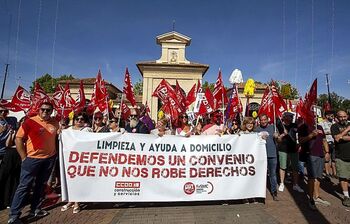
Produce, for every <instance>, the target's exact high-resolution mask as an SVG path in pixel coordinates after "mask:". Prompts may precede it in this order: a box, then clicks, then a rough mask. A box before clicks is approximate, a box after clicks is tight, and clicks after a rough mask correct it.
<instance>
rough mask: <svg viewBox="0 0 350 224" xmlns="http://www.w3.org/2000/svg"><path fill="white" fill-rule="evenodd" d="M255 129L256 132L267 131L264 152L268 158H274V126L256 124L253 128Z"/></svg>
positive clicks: (275, 153)
mask: <svg viewBox="0 0 350 224" xmlns="http://www.w3.org/2000/svg"><path fill="white" fill-rule="evenodd" d="M255 131H256V132H262V131H266V132H268V133H269V136H268V137H267V139H266V154H267V157H269V158H276V157H277V152H276V143H275V140H274V139H273V134H274V132H275V128H274V126H273V125H267V126H266V127H261V126H258V127H257V128H256V129H255Z"/></svg>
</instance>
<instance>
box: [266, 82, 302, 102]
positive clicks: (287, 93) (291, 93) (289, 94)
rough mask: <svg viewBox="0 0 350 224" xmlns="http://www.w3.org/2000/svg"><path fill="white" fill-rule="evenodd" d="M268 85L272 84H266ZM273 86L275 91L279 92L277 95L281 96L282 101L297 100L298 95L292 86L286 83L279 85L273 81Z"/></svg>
mask: <svg viewBox="0 0 350 224" xmlns="http://www.w3.org/2000/svg"><path fill="white" fill-rule="evenodd" d="M267 84H268V85H271V84H272V81H271V82H268V83H267ZM274 84H275V86H276V88H277V91H278V92H279V94H281V96H282V97H283V98H284V99H287V100H294V99H298V98H299V93H298V90H297V88H295V87H294V86H292V84H290V83H288V82H283V83H279V82H276V81H274Z"/></svg>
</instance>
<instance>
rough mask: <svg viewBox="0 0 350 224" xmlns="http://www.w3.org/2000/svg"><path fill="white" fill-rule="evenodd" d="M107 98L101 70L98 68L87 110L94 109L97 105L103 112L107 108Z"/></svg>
mask: <svg viewBox="0 0 350 224" xmlns="http://www.w3.org/2000/svg"><path fill="white" fill-rule="evenodd" d="M108 100H109V96H108V92H107V89H106V86H105V82H104V80H103V79H102V74H101V71H100V70H98V73H97V76H96V80H95V85H94V90H93V92H92V96H91V102H90V105H89V108H88V111H94V110H95V109H96V108H97V107H98V108H99V110H100V111H101V112H104V111H105V110H106V109H107V108H108Z"/></svg>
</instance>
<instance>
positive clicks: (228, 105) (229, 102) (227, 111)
mask: <svg viewBox="0 0 350 224" xmlns="http://www.w3.org/2000/svg"><path fill="white" fill-rule="evenodd" d="M234 91H236V85H235V83H233V84H232V93H231V97H230V99H229V101H228V104H227V110H226V113H225V119H226V121H225V122H224V123H227V120H228V116H229V111H230V109H231V101H232V97H233V93H234Z"/></svg>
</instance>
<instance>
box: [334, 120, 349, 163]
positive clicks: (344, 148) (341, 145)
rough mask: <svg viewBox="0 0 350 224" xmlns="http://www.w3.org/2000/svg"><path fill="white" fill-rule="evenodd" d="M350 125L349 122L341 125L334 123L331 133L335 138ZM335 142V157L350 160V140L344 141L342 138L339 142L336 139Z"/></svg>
mask: <svg viewBox="0 0 350 224" xmlns="http://www.w3.org/2000/svg"><path fill="white" fill-rule="evenodd" d="M349 125H350V123H349V122H347V123H346V124H345V125H341V124H339V123H335V124H332V126H331V133H332V136H333V138H334V139H335V136H336V135H338V134H340V133H341V132H342V131H343V130H344V129H345V128H347V127H348V126H349ZM348 136H350V132H348ZM334 144H335V157H336V158H338V159H341V160H344V161H350V141H344V140H343V139H340V140H339V142H337V141H334Z"/></svg>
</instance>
